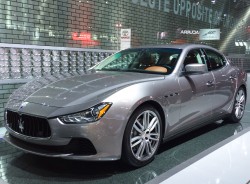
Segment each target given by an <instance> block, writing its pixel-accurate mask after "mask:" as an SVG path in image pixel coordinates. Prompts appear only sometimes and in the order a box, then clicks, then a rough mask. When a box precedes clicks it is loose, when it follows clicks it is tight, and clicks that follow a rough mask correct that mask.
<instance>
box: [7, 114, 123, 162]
mask: <svg viewBox="0 0 250 184" xmlns="http://www.w3.org/2000/svg"><path fill="white" fill-rule="evenodd" d="M34 123H35V122H34ZM48 123H49V125H50V128H51V136H50V137H49V138H37V137H29V136H25V135H22V134H20V133H17V132H15V131H13V130H12V129H10V128H9V127H8V126H6V128H7V130H8V131H7V132H6V135H5V136H4V139H5V140H6V141H7V142H8V143H10V144H11V145H13V146H14V147H16V148H19V149H21V150H23V151H25V152H29V153H32V154H36V155H41V156H47V157H62V158H66V159H77V160H90V161H91V160H92V161H95V160H103V161H104V160H118V159H120V157H121V150H122V138H123V132H124V128H125V126H124V123H123V122H121V121H120V120H114V119H113V120H110V119H105V118H102V119H101V120H99V121H98V122H95V123H89V124H74V125H72V124H71V125H67V124H63V123H62V122H61V121H60V120H59V119H57V118H55V119H49V120H48Z"/></svg>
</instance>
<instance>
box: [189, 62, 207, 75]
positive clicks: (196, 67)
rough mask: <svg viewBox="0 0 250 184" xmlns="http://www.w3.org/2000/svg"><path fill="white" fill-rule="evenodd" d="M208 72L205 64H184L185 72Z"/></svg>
mask: <svg viewBox="0 0 250 184" xmlns="http://www.w3.org/2000/svg"><path fill="white" fill-rule="evenodd" d="M206 72H208V69H207V65H206V64H198V63H197V64H188V65H186V66H185V73H186V74H202V73H206Z"/></svg>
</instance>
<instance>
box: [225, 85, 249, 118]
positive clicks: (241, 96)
mask: <svg viewBox="0 0 250 184" xmlns="http://www.w3.org/2000/svg"><path fill="white" fill-rule="evenodd" d="M245 105H246V92H245V90H244V88H243V87H240V88H239V89H238V91H237V93H236V96H235V100H234V106H233V111H232V113H231V114H230V116H229V117H228V118H226V120H227V121H230V122H233V123H238V122H239V121H240V120H241V118H242V117H243V115H244V110H245Z"/></svg>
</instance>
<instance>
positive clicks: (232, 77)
mask: <svg viewBox="0 0 250 184" xmlns="http://www.w3.org/2000/svg"><path fill="white" fill-rule="evenodd" d="M236 78H237V76H236V75H230V77H229V79H236Z"/></svg>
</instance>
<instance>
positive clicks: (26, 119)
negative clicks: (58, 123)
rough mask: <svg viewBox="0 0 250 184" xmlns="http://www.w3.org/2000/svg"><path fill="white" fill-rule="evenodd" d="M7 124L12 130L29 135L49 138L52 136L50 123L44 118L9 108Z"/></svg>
mask: <svg viewBox="0 0 250 184" xmlns="http://www.w3.org/2000/svg"><path fill="white" fill-rule="evenodd" d="M7 125H8V127H9V128H10V129H11V130H13V131H15V132H17V133H19V134H22V135H26V136H29V137H39V138H48V137H50V136H51V131H50V126H49V123H48V121H47V120H46V119H44V118H39V117H34V116H29V115H26V114H19V113H17V112H13V111H9V110H7Z"/></svg>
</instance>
